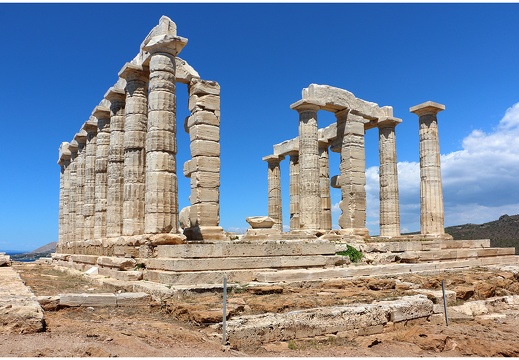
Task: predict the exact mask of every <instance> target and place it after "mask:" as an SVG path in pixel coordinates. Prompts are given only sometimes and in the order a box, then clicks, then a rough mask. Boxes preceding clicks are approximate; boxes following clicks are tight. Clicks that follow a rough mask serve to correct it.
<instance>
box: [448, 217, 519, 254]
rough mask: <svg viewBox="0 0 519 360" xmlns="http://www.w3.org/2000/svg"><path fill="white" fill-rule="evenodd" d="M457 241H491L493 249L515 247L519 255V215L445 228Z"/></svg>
mask: <svg viewBox="0 0 519 360" xmlns="http://www.w3.org/2000/svg"><path fill="white" fill-rule="evenodd" d="M445 232H446V233H448V234H450V235H452V237H453V238H454V239H455V240H476V239H490V244H491V246H492V247H515V253H516V254H519V215H511V216H509V215H503V216H501V217H500V218H499V219H498V220H495V221H490V222H487V223H484V224H479V225H477V224H465V225H456V226H450V227H447V228H445Z"/></svg>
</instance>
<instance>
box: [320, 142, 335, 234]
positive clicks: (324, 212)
mask: <svg viewBox="0 0 519 360" xmlns="http://www.w3.org/2000/svg"><path fill="white" fill-rule="evenodd" d="M319 188H320V194H321V226H320V229H322V230H331V229H332V200H331V198H330V162H329V153H328V143H327V142H321V141H320V142H319Z"/></svg>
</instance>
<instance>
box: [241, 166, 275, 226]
mask: <svg viewBox="0 0 519 360" xmlns="http://www.w3.org/2000/svg"><path fill="white" fill-rule="evenodd" d="M283 159H284V156H279V157H278V156H266V157H264V158H263V160H264V161H266V162H267V163H268V176H267V179H268V214H269V215H268V216H269V218H271V219H272V220H273V221H274V224H273V226H272V228H274V229H276V230H279V231H281V230H283V211H282V202H281V170H280V166H279V165H280V161H281V160H283ZM249 219H250V218H249ZM251 221H253V223H256V222H255V221H254V219H252V220H251ZM247 222H249V221H248V220H247ZM249 224H251V223H250V222H249ZM251 226H252V224H251Z"/></svg>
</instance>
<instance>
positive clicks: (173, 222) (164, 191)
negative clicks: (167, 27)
mask: <svg viewBox="0 0 519 360" xmlns="http://www.w3.org/2000/svg"><path fill="white" fill-rule="evenodd" d="M186 43H187V39H185V38H182V37H178V36H172V35H158V36H155V37H152V38H151V39H150V40H149V41H148V43H147V44H146V45H145V46H144V47H143V50H145V51H148V52H149V53H150V63H149V70H150V80H149V84H148V87H149V95H148V127H147V133H146V195H145V200H146V207H145V225H144V232H145V233H146V234H157V233H170V232H171V233H178V179H177V173H176V153H177V144H176V135H177V130H176V94H175V92H176V79H175V74H176V68H175V56H176V55H177V54H178V53H179V52H180V51H181V50H182V48H183V47H184V46H185V45H186Z"/></svg>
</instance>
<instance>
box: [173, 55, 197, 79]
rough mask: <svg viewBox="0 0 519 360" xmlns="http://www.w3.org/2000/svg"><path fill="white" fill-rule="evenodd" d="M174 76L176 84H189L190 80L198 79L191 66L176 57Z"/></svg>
mask: <svg viewBox="0 0 519 360" xmlns="http://www.w3.org/2000/svg"><path fill="white" fill-rule="evenodd" d="M175 67H176V71H175V75H176V78H177V82H179V83H182V84H189V83H190V82H191V80H193V79H195V78H200V75H198V72H196V70H195V69H193V67H192V66H191V65H189V64H188V63H187V61H185V60H183V59H181V58H179V57H178V56H176V57H175Z"/></svg>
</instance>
